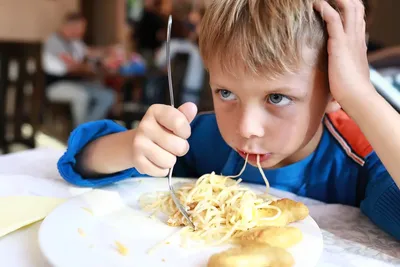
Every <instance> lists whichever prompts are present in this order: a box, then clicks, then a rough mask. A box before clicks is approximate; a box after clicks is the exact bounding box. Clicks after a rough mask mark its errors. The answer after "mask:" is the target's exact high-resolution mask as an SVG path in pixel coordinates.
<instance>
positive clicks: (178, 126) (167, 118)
mask: <svg viewBox="0 0 400 267" xmlns="http://www.w3.org/2000/svg"><path fill="white" fill-rule="evenodd" d="M153 112H154V118H155V119H156V121H157V122H158V124H160V125H161V126H163V127H164V128H166V129H167V130H168V131H171V132H172V133H174V134H175V135H177V136H179V137H180V138H183V139H188V138H189V137H190V134H191V128H190V124H189V122H188V119H187V118H186V116H185V114H183V113H182V112H181V111H179V110H178V109H176V108H173V107H170V106H164V105H157V107H155V108H154V109H153Z"/></svg>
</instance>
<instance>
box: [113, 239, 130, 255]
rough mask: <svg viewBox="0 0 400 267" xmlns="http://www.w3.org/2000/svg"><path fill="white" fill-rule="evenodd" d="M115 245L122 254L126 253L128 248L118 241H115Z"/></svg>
mask: <svg viewBox="0 0 400 267" xmlns="http://www.w3.org/2000/svg"><path fill="white" fill-rule="evenodd" d="M115 245H116V246H117V251H118V253H119V254H121V255H122V256H126V255H128V248H127V247H125V246H124V245H122V244H121V243H120V242H118V241H115Z"/></svg>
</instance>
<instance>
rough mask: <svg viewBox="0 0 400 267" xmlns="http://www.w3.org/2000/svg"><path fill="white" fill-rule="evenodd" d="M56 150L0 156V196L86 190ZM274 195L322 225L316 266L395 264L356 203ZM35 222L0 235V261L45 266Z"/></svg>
mask: <svg viewBox="0 0 400 267" xmlns="http://www.w3.org/2000/svg"><path fill="white" fill-rule="evenodd" d="M61 154H62V151H57V150H48V149H45V150H43V149H39V150H31V151H28V152H21V153H17V154H11V155H8V156H0V196H7V195H27V194H30V195H45V196H56V197H71V196H75V195H79V194H82V193H84V192H86V191H88V190H90V189H83V188H76V187H74V186H71V185H69V184H67V183H66V182H64V181H63V180H62V179H61V177H60V175H59V174H58V172H57V168H56V163H57V160H58V158H59V157H60V156H61ZM278 196H281V197H291V198H294V199H298V200H301V201H303V202H304V203H305V204H307V205H308V207H309V209H310V213H311V216H312V217H313V218H314V219H315V220H316V222H317V223H318V225H319V227H320V228H321V229H322V233H323V237H324V252H323V254H322V257H321V259H320V262H319V264H318V267H331V266H332V267H333V266H338V267H339V266H340V267H343V266H360V267H369V266H385V267H386V266H400V242H398V241H396V240H394V239H393V238H391V237H389V236H388V235H387V234H385V233H384V232H382V231H381V230H379V229H378V228H377V227H376V226H375V225H373V224H372V223H371V222H370V221H369V220H368V219H367V218H366V217H365V216H364V215H362V214H361V213H360V211H359V209H357V208H353V207H348V206H343V205H327V204H324V203H321V202H318V201H315V200H311V199H304V198H298V197H296V196H295V195H292V194H288V193H286V192H278ZM0 219H1V218H0ZM39 227H40V222H39V223H36V224H34V225H32V226H30V227H27V228H24V229H21V230H19V231H16V232H14V233H12V234H10V235H8V236H5V237H3V238H1V239H0V262H1V263H0V266H1V267H49V265H48V264H47V263H46V262H45V260H44V258H43V257H42V256H41V253H40V250H39V247H38V245H37V234H38V229H39ZM310 253H312V251H310Z"/></svg>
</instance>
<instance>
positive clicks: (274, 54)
mask: <svg viewBox="0 0 400 267" xmlns="http://www.w3.org/2000/svg"><path fill="white" fill-rule="evenodd" d="M314 2H316V0H214V1H212V2H211V3H210V5H209V6H208V7H207V10H206V13H205V15H204V17H203V20H202V24H201V30H200V39H199V45H200V51H201V54H202V57H203V60H204V63H205V65H206V66H207V67H209V66H210V64H211V63H213V64H215V63H216V64H219V67H221V70H222V71H228V72H230V73H234V70H235V69H237V68H242V69H243V68H245V70H246V71H247V72H250V73H253V74H262V75H268V76H270V77H271V76H277V75H280V74H282V73H285V72H294V71H296V70H297V69H298V68H299V66H300V63H301V62H302V51H303V50H302V46H304V45H306V46H308V47H309V48H311V49H314V50H315V51H316V54H315V55H316V56H315V60H318V62H326V59H324V58H326V55H327V53H326V43H327V33H326V30H325V26H324V23H323V21H322V19H321V17H320V16H319V14H318V13H317V12H316V11H315V10H314V8H313V4H314ZM329 2H333V1H329ZM334 7H335V8H336V9H337V7H336V6H335V5H334ZM321 60H322V61H321ZM318 62H317V63H318ZM325 65H326V64H325Z"/></svg>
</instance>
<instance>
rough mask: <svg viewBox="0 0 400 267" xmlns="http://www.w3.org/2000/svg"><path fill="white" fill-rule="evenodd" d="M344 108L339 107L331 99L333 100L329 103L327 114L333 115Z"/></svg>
mask: <svg viewBox="0 0 400 267" xmlns="http://www.w3.org/2000/svg"><path fill="white" fill-rule="evenodd" d="M341 108H342V107H341V106H340V105H339V103H338V102H337V101H336V100H335V99H334V98H332V97H331V99H330V100H329V102H328V105H327V106H326V109H325V113H327V114H329V113H333V112H336V111H338V110H340V109H341Z"/></svg>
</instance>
